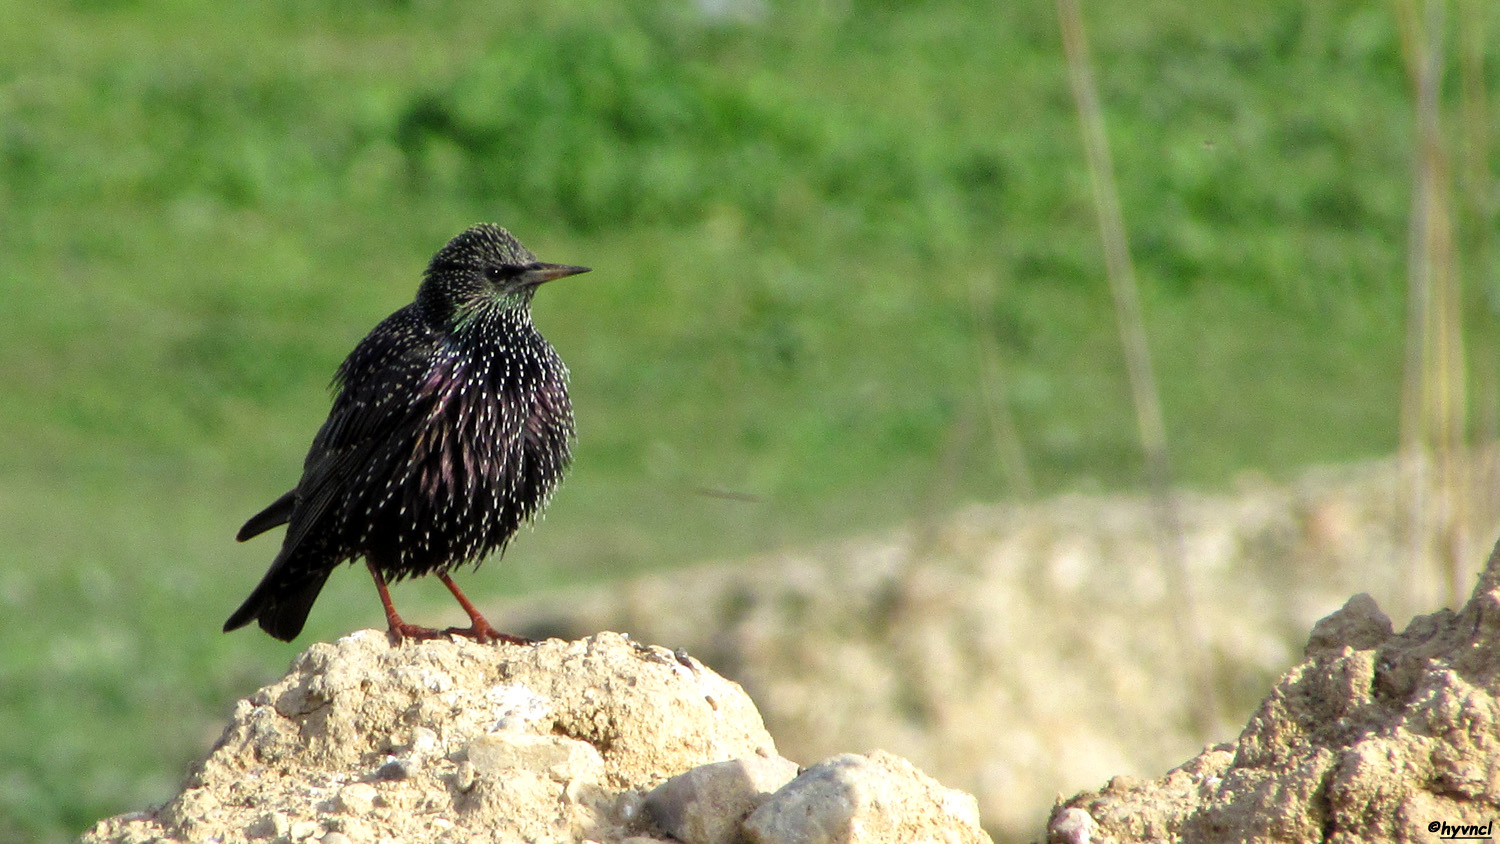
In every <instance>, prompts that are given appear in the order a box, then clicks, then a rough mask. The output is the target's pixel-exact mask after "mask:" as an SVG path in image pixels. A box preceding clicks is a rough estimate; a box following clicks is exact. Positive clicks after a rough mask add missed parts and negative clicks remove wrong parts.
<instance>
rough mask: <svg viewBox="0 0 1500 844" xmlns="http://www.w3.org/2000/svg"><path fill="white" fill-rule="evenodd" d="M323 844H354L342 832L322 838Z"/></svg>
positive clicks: (332, 833) (331, 833)
mask: <svg viewBox="0 0 1500 844" xmlns="http://www.w3.org/2000/svg"><path fill="white" fill-rule="evenodd" d="M323 844H354V841H353V839H351V838H350V837H349V836H347V835H345V834H344V833H342V832H330V833H328V834H327V835H325V836H323Z"/></svg>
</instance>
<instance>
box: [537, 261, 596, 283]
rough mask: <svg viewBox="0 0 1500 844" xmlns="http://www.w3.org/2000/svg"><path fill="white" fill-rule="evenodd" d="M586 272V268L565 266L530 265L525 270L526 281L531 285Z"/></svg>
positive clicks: (587, 269)
mask: <svg viewBox="0 0 1500 844" xmlns="http://www.w3.org/2000/svg"><path fill="white" fill-rule="evenodd" d="M588 271H589V268H588V267H570V266H568V265H567V264H532V265H531V266H529V267H527V268H526V280H527V281H529V282H531V283H532V284H533V285H536V284H545V283H547V282H549V281H552V280H554V279H559V278H562V277H564V276H570V275H578V274H579V273H586V272H588Z"/></svg>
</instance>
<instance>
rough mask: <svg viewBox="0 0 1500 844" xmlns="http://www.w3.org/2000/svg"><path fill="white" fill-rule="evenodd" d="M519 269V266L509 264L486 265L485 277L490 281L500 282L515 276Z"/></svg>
mask: <svg viewBox="0 0 1500 844" xmlns="http://www.w3.org/2000/svg"><path fill="white" fill-rule="evenodd" d="M519 271H520V268H519V267H514V266H511V265H509V264H502V265H501V266H498V267H485V268H484V277H485V278H487V279H489V280H490V281H493V282H496V283H499V282H502V281H509V280H511V279H513V278H515V277H516V275H517V274H518V273H519Z"/></svg>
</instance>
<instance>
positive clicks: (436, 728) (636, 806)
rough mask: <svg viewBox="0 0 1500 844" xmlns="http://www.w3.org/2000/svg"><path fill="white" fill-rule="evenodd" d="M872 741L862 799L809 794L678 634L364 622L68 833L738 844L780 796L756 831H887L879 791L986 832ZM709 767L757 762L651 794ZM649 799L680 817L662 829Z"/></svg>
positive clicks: (938, 822) (966, 806)
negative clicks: (680, 647)
mask: <svg viewBox="0 0 1500 844" xmlns="http://www.w3.org/2000/svg"><path fill="white" fill-rule="evenodd" d="M885 757H886V755H885V754H872V755H871V756H870V757H869V759H868V760H866V761H868V762H870V763H871V764H876V765H878V766H880V767H881V770H882V772H884V771H887V770H889V771H894V772H895V773H893V774H891V775H889V776H884V775H883V776H882V777H881V778H880V781H879V783H878V787H877V791H875V792H871V793H873V794H874V797H873V798H872V797H870V796H869V795H867V794H865V793H864V792H861V791H859V790H858V789H857V788H852V789H850V790H846V791H845V792H843V793H842V794H843V796H848V797H850V798H851V799H850V800H849V801H845V802H836V801H835V802H830V801H823V802H821V803H819V802H817V801H814V802H812V803H809V802H808V801H806V800H804V799H801V798H799V797H797V795H796V789H795V788H794V786H796V784H797V783H798V781H799V780H801V779H802V777H801V776H799V770H800V769H799V768H798V766H797V765H796V764H795V763H793V762H789V761H787V760H785V759H782V758H781V757H779V756H778V755H777V754H776V747H775V743H774V742H773V741H772V739H771V736H770V735H769V734H768V733H767V732H766V730H765V727H764V726H763V725H762V722H761V717H760V714H759V713H758V712H757V711H756V709H755V706H754V704H752V703H751V701H750V699H749V697H747V696H746V695H745V693H744V692H743V691H742V690H741V689H740V687H739V686H738V685H736V684H734V683H732V682H730V681H728V680H725V679H724V678H722V677H720V676H719V675H718V674H716V673H714V672H713V671H711V670H709V669H708V668H706V667H704V666H703V665H702V663H700V662H698V661H697V660H695V659H693V658H691V657H689V656H687V655H686V654H684V653H683V652H681V651H676V652H674V651H669V650H666V649H664V648H659V647H648V646H645V645H641V644H638V643H636V642H634V641H632V640H631V639H629V638H628V637H626V636H623V635H620V634H616V633H600V634H598V635H595V636H590V637H588V638H586V639H582V640H578V641H561V640H549V641H545V642H540V643H538V644H536V645H532V646H520V647H518V646H510V645H503V646H494V645H479V644H476V643H474V642H471V641H468V640H456V641H446V640H437V641H426V642H414V643H407V644H404V645H397V646H393V645H392V644H391V643H390V642H389V640H388V639H387V637H386V635H385V634H384V633H382V632H377V631H373V630H364V631H359V632H357V633H354V634H351V635H349V636H346V637H344V638H343V639H340V640H338V641H337V642H334V643H331V644H321V643H320V644H317V645H313V646H312V647H311V648H309V649H308V650H307V651H306V652H304V653H303V654H302V655H301V656H299V657H298V658H297V659H296V660H295V661H294V662H293V663H292V666H291V669H290V671H289V672H288V673H287V675H286V676H285V677H283V678H282V679H281V680H279V681H277V682H276V683H273V684H271V685H269V686H267V687H265V688H263V689H261V690H260V691H258V692H256V693H255V694H254V695H251V696H250V697H248V698H245V699H242V700H240V701H239V702H238V703H237V704H236V706H235V710H234V716H233V719H232V721H231V723H230V725H229V727H228V728H227V729H226V730H225V732H224V734H223V736H222V738H220V740H219V742H218V744H217V745H216V747H215V748H214V750H213V751H212V752H211V753H210V754H209V756H208V758H207V759H205V760H204V761H202V762H201V763H199V764H198V765H196V766H195V767H194V770H193V771H192V773H191V774H190V776H189V777H188V779H187V782H186V783H185V785H184V787H183V790H182V792H181V793H180V794H178V795H177V796H176V797H175V798H173V799H172V800H170V801H169V802H168V803H167V804H166V805H164V806H162V807H160V808H157V809H153V810H148V811H144V812H134V813H130V814H125V815H120V816H117V817H114V818H107V819H105V820H103V821H100V822H99V823H98V824H96V825H95V827H94V828H93V829H92V830H90V831H89V832H88V833H86V834H85V835H84V836H83V842H85V844H102V842H119V844H145V842H155V841H218V842H251V841H265V842H321V844H362V843H363V842H369V844H400V842H451V844H460V842H468V841H497V842H521V841H525V842H562V841H594V842H599V843H600V844H610V843H611V842H623V841H626V840H627V839H629V840H631V841H632V844H650V842H652V841H657V840H661V839H664V838H666V837H667V835H668V834H669V832H675V833H676V834H678V835H679V838H680V840H682V841H685V842H687V844H739V842H743V841H745V840H747V839H746V837H745V836H746V835H747V834H748V833H747V831H746V830H745V828H744V820H745V816H747V815H749V814H750V813H751V812H752V811H755V812H760V811H772V810H768V809H767V807H774V805H775V804H776V803H777V801H778V800H787V799H791V800H798V801H799V802H798V803H797V805H798V807H799V808H801V809H805V810H806V811H804V812H803V816H802V818H801V819H800V821H799V822H794V823H791V824H790V825H783V826H782V827H780V828H778V829H777V830H773V834H769V835H765V836H761V837H758V838H756V839H755V840H756V841H759V842H763V843H764V844H791V842H800V841H830V842H832V841H848V842H875V841H883V840H890V839H887V838H881V837H878V836H873V837H872V836H871V835H870V834H868V833H867V832H865V830H872V829H879V828H880V827H879V826H878V825H877V824H873V823H872V822H871V820H870V819H871V818H875V819H876V820H878V819H879V810H880V808H881V806H883V805H885V803H882V800H883V801H886V802H887V803H888V802H889V801H891V800H897V801H900V803H901V805H903V806H906V807H909V808H911V810H912V812H913V817H915V818H918V819H919V820H920V819H922V818H926V820H921V828H922V829H923V830H924V834H926V835H928V836H929V837H932V838H934V840H949V841H954V842H964V844H967V843H968V842H974V844H983V842H987V841H988V839H987V838H986V837H985V836H984V833H983V832H982V831H981V830H980V829H979V826H978V808H977V804H975V802H974V798H973V797H970V796H968V795H965V794H962V793H960V792H956V791H951V790H949V789H945V788H942V787H941V786H939V785H937V784H936V783H935V782H933V781H931V780H930V778H928V777H926V776H925V775H923V774H922V773H921V772H920V771H917V770H916V769H915V768H913V767H912V766H911V765H910V763H908V762H906V761H905V760H901V759H898V758H897V757H890V759H886V758H885ZM851 758H853V759H860V760H864V759H865V757H851ZM892 760H894V761H892ZM725 763H730V764H729V765H728V766H726V765H725ZM903 765H904V766H905V767H904V768H902V767H901V766H903ZM816 767H817V766H814V768H815V769H816ZM705 768H708V769H717V770H719V771H727V772H730V773H731V774H732V773H734V772H737V771H738V772H744V771H749V772H756V775H755V776H741V777H739V778H738V780H736V781H735V782H738V783H739V785H738V792H736V791H735V790H734V788H733V787H726V786H725V785H724V784H723V782H720V783H719V785H718V786H716V787H715V788H712V789H710V788H705V787H693V788H679V789H676V790H672V789H669V788H665V789H659V790H657V791H653V789H657V787H658V786H663V785H664V784H665V783H668V782H669V781H670V780H671V779H672V778H674V777H689V778H691V777H692V775H693V773H694V772H695V771H704V770H705ZM710 773H712V771H711V772H710ZM712 779H714V777H713V776H711V775H710V774H703V775H700V776H699V777H698V779H697V780H694V782H697V783H699V784H700V786H701V784H702V783H704V782H707V781H709V780H712ZM718 779H719V780H723V777H719V778H718ZM733 785H734V783H731V786H733ZM856 785H857V784H856ZM659 792H661V793H659ZM783 792H789V793H792V795H793V796H792V797H789V798H785V797H783ZM648 795H650V798H651V799H649V800H648ZM710 797H711V798H713V800H710V799H709V798H710ZM714 801H717V802H714ZM726 807H727V808H726ZM716 812H718V813H719V814H717V815H716V814H715V813H716ZM783 814H785V813H783ZM657 816H662V817H669V818H678V819H681V818H690V819H694V823H696V826H695V827H692V828H691V829H689V828H686V827H685V828H681V829H673V830H668V829H665V828H664V826H663V825H659V824H658V823H657V822H656V820H655V819H656V817H657ZM695 830H696V832H695ZM810 836H811V837H810Z"/></svg>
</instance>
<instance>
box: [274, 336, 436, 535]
mask: <svg viewBox="0 0 1500 844" xmlns="http://www.w3.org/2000/svg"><path fill="white" fill-rule="evenodd" d="M440 345H441V340H440V338H439V337H438V335H437V332H435V331H433V330H432V329H430V328H428V327H427V326H426V325H425V323H423V321H422V320H421V319H420V317H418V316H417V315H416V313H415V311H414V310H413V309H412V308H411V307H407V308H404V309H402V310H400V311H397V312H396V313H394V314H392V315H391V316H390V317H388V318H386V320H385V321H384V322H382V323H381V324H380V326H378V327H377V328H376V329H375V330H374V331H372V332H371V333H370V335H369V336H367V337H366V338H365V339H364V340H363V341H361V342H360V344H359V345H358V346H356V347H355V349H354V351H353V352H350V354H349V357H348V358H347V359H346V360H345V361H344V363H343V365H342V366H340V367H339V372H338V375H337V377H336V378H335V384H336V387H337V393H336V395H335V397H334V401H333V408H332V410H330V411H329V414H328V420H327V421H326V422H324V423H323V427H322V428H321V429H320V430H319V431H318V435H317V436H316V437H315V438H314V439H313V444H312V447H311V448H310V449H309V450H308V453H307V460H306V462H305V463H304V464H303V468H302V480H301V481H300V482H298V484H297V489H296V499H297V503H296V507H295V509H294V511H293V513H292V517H291V522H290V525H289V526H288V528H287V536H286V540H285V544H284V545H283V553H285V552H286V549H291V548H293V547H295V546H296V545H298V544H300V543H301V542H302V540H303V539H304V538H305V537H306V536H307V534H308V532H309V531H310V530H311V529H312V527H313V526H314V525H316V524H318V523H319V522H320V521H321V520H322V519H323V517H324V516H325V515H326V514H327V512H328V510H329V508H330V507H332V506H333V504H334V502H336V501H338V500H339V499H340V498H344V497H346V496H347V495H348V494H349V493H350V492H352V491H356V490H357V488H358V485H364V486H372V487H374V488H372V489H370V490H369V493H370V494H379V493H380V492H381V491H382V489H383V487H384V486H385V484H386V481H387V478H386V477H385V476H383V475H374V476H367V477H361V476H362V475H368V473H369V472H370V470H371V469H372V468H378V467H387V466H392V465H393V464H395V463H397V462H401V461H404V459H405V455H406V454H407V453H408V452H409V450H410V443H411V442H412V441H414V440H415V438H416V437H417V435H418V433H419V432H420V430H421V428H422V424H423V422H424V420H425V419H426V417H427V415H428V411H429V407H430V405H431V400H430V399H426V400H424V399H423V398H422V395H421V394H422V387H423V385H424V384H425V383H427V382H428V380H429V378H430V377H431V375H432V372H433V368H434V367H435V366H439V365H441V362H440V358H439V356H438V355H437V350H438V348H439V346H440Z"/></svg>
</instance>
